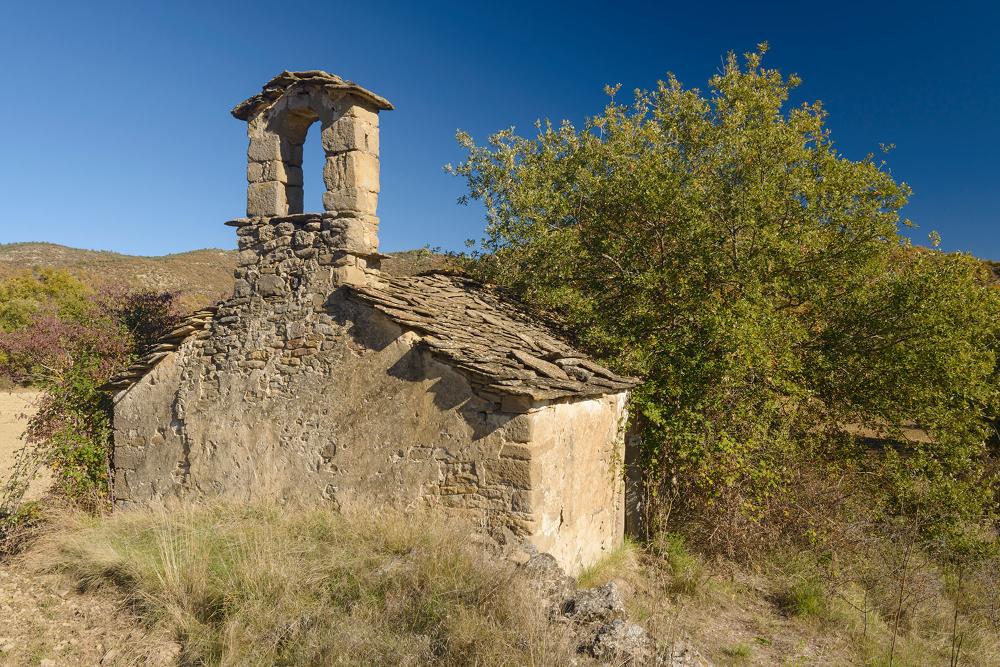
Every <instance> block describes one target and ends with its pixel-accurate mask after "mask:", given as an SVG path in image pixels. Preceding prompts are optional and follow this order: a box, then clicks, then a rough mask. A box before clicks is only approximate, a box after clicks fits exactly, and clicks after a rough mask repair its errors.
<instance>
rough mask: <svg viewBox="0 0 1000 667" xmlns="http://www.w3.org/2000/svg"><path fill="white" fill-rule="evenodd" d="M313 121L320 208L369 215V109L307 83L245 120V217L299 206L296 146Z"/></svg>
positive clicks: (372, 192) (372, 162)
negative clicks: (320, 157) (317, 142)
mask: <svg viewBox="0 0 1000 667" xmlns="http://www.w3.org/2000/svg"><path fill="white" fill-rule="evenodd" d="M317 122H318V125H319V134H320V140H321V144H322V150H323V166H322V172H323V184H324V189H325V191H324V193H323V210H324V211H328V212H329V211H333V212H338V213H344V212H357V213H360V214H363V215H374V213H375V209H376V206H377V203H378V191H379V185H378V166H379V165H378V112H377V110H375V109H374V108H373V107H371V106H370V105H368V104H366V103H364V101H362V100H359V99H357V98H356V97H354V96H351V95H347V94H344V93H343V92H341V91H333V92H331V91H329V90H328V89H326V88H323V87H308V86H296V87H292V88H290V89H288V90H286V91H284V92H283V93H282V94H281V96H280V97H278V98H277V99H276V100H275V101H274V102H273V104H271V105H270V106H269V107H268V108H267V109H265V110H262V111H261V112H260V113H259V114H257V115H255V116H253V117H251V118H249V119H248V133H249V135H250V148H249V150H248V153H247V157H248V163H247V180H248V182H249V184H248V189H247V214H248V215H250V216H262V217H271V216H283V215H290V214H297V213H303V212H304V191H303V185H304V180H303V172H302V162H303V151H304V146H305V143H306V138H307V136H308V134H309V131H310V128H311V127H312V126H313V125H315V124H317ZM313 132H314V133H315V130H313ZM310 180H311V179H310Z"/></svg>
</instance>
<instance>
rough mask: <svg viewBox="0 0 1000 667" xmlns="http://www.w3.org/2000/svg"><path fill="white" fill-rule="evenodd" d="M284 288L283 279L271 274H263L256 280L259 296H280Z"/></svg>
mask: <svg viewBox="0 0 1000 667" xmlns="http://www.w3.org/2000/svg"><path fill="white" fill-rule="evenodd" d="M285 290H286V286H285V281H284V280H283V279H282V278H280V277H278V276H276V275H273V274H270V275H263V276H261V277H260V280H258V281H257V293H258V294H260V295H261V296H281V295H283V294H284V293H285Z"/></svg>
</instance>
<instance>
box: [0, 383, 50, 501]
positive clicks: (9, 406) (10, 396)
mask: <svg viewBox="0 0 1000 667" xmlns="http://www.w3.org/2000/svg"><path fill="white" fill-rule="evenodd" d="M40 396H41V394H40V392H37V391H25V390H17V389H15V390H13V391H0V483H3V482H4V481H6V480H7V478H8V477H9V476H10V473H11V471H12V470H13V467H14V462H15V460H16V456H17V450H19V449H21V447H23V446H24V441H23V440H21V435H22V434H23V433H24V429H25V427H26V426H27V425H28V420H29V419H30V418H31V416H32V415H33V414H34V413H35V404H36V403H37V402H38V399H39V397H40ZM49 484H50V479H49V476H48V475H47V473H46V472H45V471H43V472H42V474H41V475H40V476H39V478H38V479H36V480H35V481H34V482H33V483H32V484H31V487H30V488H29V489H28V493H27V495H26V499H27V500H34V499H37V498H40V497H41V496H42V495H43V494H44V493H45V491H46V490H48V488H49Z"/></svg>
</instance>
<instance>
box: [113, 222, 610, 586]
mask: <svg viewBox="0 0 1000 667" xmlns="http://www.w3.org/2000/svg"><path fill="white" fill-rule="evenodd" d="M238 224H240V225H241V226H240V227H239V234H240V246H241V248H244V251H243V253H242V254H241V262H240V263H241V266H240V267H239V269H237V282H236V290H235V294H234V296H233V297H232V298H231V299H229V300H228V301H226V302H225V303H223V304H221V305H220V307H219V310H218V311H217V313H216V315H215V318H214V320H213V322H212V324H211V325H210V329H209V330H207V331H206V332H205V333H206V335H204V336H203V337H194V338H192V339H189V340H188V341H187V342H185V343H184V344H183V345H182V346H181V348H180V349H179V350H178V351H177V352H176V353H174V354H172V355H170V356H169V357H167V358H166V359H164V360H163V361H161V362H160V363H159V364H158V365H157V366H156V367H154V368H153V370H152V371H151V372H150V373H149V374H148V375H147V376H146V377H144V378H143V379H142V380H140V381H139V382H138V383H137V384H136V385H135V386H133V387H132V388H131V389H129V390H128V391H127V392H126V393H124V394H123V395H122V396H120V397H119V399H118V402H117V404H116V408H115V453H114V465H115V470H116V474H115V493H116V497H117V502H118V505H119V506H122V507H127V506H129V505H130V504H132V503H135V502H139V501H150V500H167V499H171V498H192V497H193V498H204V497H211V496H225V497H231V498H236V499H241V500H246V499H251V498H255V497H257V498H264V497H267V498H277V499H279V500H282V501H287V500H293V499H299V500H307V501H327V502H331V503H336V502H338V501H340V500H342V499H343V498H344V497H345V495H346V496H349V495H351V494H360V495H365V496H367V495H371V496H376V497H379V498H381V499H383V500H387V501H390V502H395V503H397V504H402V505H409V504H413V503H426V504H429V505H435V506H441V507H444V508H448V509H449V510H452V511H459V512H461V513H463V514H465V515H467V516H468V517H470V518H472V519H474V520H476V521H478V522H479V523H480V524H482V525H483V526H485V527H486V528H488V529H490V530H492V531H493V532H494V533H501V534H510V533H512V534H514V535H518V536H528V535H531V534H534V533H535V532H536V531H537V530H538V529H539V528H540V527H543V526H544V527H547V528H546V530H547V532H546V533H545V534H546V541H545V542H544V546H545V548H546V549H549V548H550V547H549V545H550V544H556V543H557V542H559V541H560V540H562V541H565V540H566V539H569V540H590V539H591V538H592V537H594V536H595V535H598V533H600V531H602V530H604V531H605V532H606V534H602V535H598V538H597V546H596V547H595V548H596V549H597V551H600V549H601V548H602V546H603V545H604V544H606V543H607V542H608V541H609V540H613V539H615V538H616V536H617V538H618V539H620V534H621V533H620V530H617V529H615V528H614V524H613V522H605V523H601V527H600V528H594V527H593V526H591V525H590V524H588V523H587V521H589V520H586V519H584V518H580V519H579V520H578V517H577V515H576V513H575V510H573V511H572V512H570V513H569V514H568V515H567V514H565V512H566V510H563V511H564V516H568V519H567V521H568V522H569V523H567V524H566V526H565V527H563V528H562V532H560V529H559V527H556V528H555V529H552V528H551V524H552V519H551V516H552V515H553V513H554V514H555V515H558V514H559V511H560V510H558V509H554V508H555V504H553V503H558V504H559V506H560V508H565V507H567V506H568V505H570V504H572V503H574V502H576V503H577V505H579V506H580V507H581V508H584V509H581V510H580V512H581V514H580V517H584V515H587V516H589V513H590V512H591V511H592V510H593V509H594V508H590V507H589V505H586V506H585V503H587V502H590V501H591V500H593V501H594V502H603V501H604V500H606V499H605V498H604V497H603V495H601V494H597V495H595V494H593V493H592V492H591V491H590V490H587V489H586V488H585V486H577V485H584V484H585V483H588V482H587V480H585V479H583V478H582V477H578V476H577V473H576V472H573V473H567V474H563V475H561V476H560V475H558V474H556V473H555V472H554V471H555V470H556V469H558V468H559V467H560V466H565V467H566V468H574V467H577V466H579V464H580V463H581V462H584V463H585V462H586V461H587V460H589V458H588V457H590V456H592V455H593V454H594V453H595V452H592V451H591V450H595V451H596V450H600V448H601V447H607V446H611V445H610V443H612V442H615V441H616V440H615V437H614V434H612V433H611V432H610V431H609V430H608V429H609V428H610V426H609V425H610V424H611V423H616V420H617V418H618V415H619V413H620V406H618V405H617V403H615V402H614V401H611V402H608V401H607V400H605V399H593V400H589V401H583V402H581V403H579V404H567V405H559V406H550V407H543V408H534V409H531V410H529V411H528V412H524V413H520V412H509V411H506V412H505V411H504V410H502V409H501V405H500V403H499V402H494V401H488V400H484V399H482V398H480V397H479V396H477V395H476V394H475V393H474V392H473V391H472V389H471V387H470V385H469V383H468V382H467V381H466V379H465V378H464V377H463V376H462V375H460V374H458V373H457V372H455V371H454V370H453V369H452V368H451V367H450V366H447V365H445V364H442V363H441V362H439V361H436V360H435V359H434V358H433V357H432V355H431V354H430V353H429V352H427V351H426V350H424V349H423V348H422V347H421V346H420V345H418V343H419V337H418V336H416V335H415V334H413V333H404V332H403V331H402V330H401V329H400V328H399V327H398V326H397V325H395V324H394V323H392V322H391V321H390V320H389V319H388V318H386V317H385V316H383V315H382V314H380V313H378V312H377V311H375V310H374V309H371V308H369V307H368V306H365V305H362V304H359V303H356V302H355V301H352V300H350V299H348V298H346V295H344V294H343V293H342V291H340V290H338V284H340V278H339V276H340V274H339V273H338V272H339V271H341V270H342V269H344V268H349V269H350V270H352V271H356V272H363V271H364V270H366V268H367V267H366V266H365V265H364V262H365V260H364V259H363V258H360V257H357V256H355V255H353V254H351V253H347V252H345V251H343V250H341V249H336V250H335V249H332V248H331V246H330V245H329V244H331V243H336V244H342V243H343V237H342V234H341V230H340V229H339V228H337V226H336V218H324V217H321V216H319V215H302V216H286V217H283V218H273V219H258V220H242V221H239V223H238ZM338 263H347V264H343V265H342V266H341V265H338ZM359 264H360V266H359ZM367 270H369V271H371V269H370V268H367ZM595 410H596V412H595ZM595 415H596V416H595ZM601 415H603V417H602V416H601ZM602 429H603V430H602ZM594 438H597V439H599V440H600V442H599V443H597V442H594V443H591V444H588V443H590V441H591V440H593V439H594ZM596 453H597V454H598V455H600V456H604V454H602V453H600V452H599V451H597V452H596ZM605 458H607V456H605ZM591 467H593V468H595V469H594V470H590V468H586V467H581V468H580V474H581V475H587V476H589V475H591V474H593V475H595V477H594V478H593V479H592V480H591V482H592V483H593V486H594V487H595V488H597V487H598V486H600V485H601V484H605V485H606V484H607V479H608V477H607V475H610V474H611V472H610V468H609V467H608V466H607V465H606V463H605V462H603V461H602V462H601V463H599V464H595V465H594V466H591ZM597 468H599V469H600V470H599V471H598V470H597ZM598 475H603V477H600V479H601V480H603V481H601V482H599V481H598V477H597V476H598ZM557 478H558V479H557ZM556 482H558V484H559V486H558V488H556V487H553V488H552V489H549V490H545V491H543V488H545V487H546V486H547V485H550V484H554V483H556ZM578 491H580V493H577V492H578ZM574 494H577V495H574ZM584 496H586V498H584ZM580 503H584V504H580ZM610 506H615V501H614V499H612V500H611V505H610ZM594 511H596V510H594ZM591 523H592V522H591ZM616 530H617V532H615V531H616ZM553 531H554V532H553ZM595 531H596V532H595ZM539 546H543V544H540V545H539ZM562 548H563V550H564V551H566V553H570V552H573V551H574V549H575V548H576V547H575V546H574V545H572V544H566V545H565V546H564V547H562ZM582 548H584V550H585V551H587V553H590V552H591V551H593V549H591V548H590V547H589V546H587V547H582ZM595 553H596V552H595ZM567 567H570V568H571V569H575V567H576V566H574V565H572V564H570V563H569V562H567Z"/></svg>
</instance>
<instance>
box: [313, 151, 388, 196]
mask: <svg viewBox="0 0 1000 667" xmlns="http://www.w3.org/2000/svg"><path fill="white" fill-rule="evenodd" d="M378 170H379V164H378V157H377V156H375V155H372V154H371V153H365V152H363V151H348V152H347V153H339V154H336V155H331V156H330V157H328V158H327V159H326V164H325V165H324V167H323V181H324V182H325V183H326V188H327V190H329V191H330V192H338V191H341V190H348V189H351V188H358V189H360V190H368V191H369V192H378V187H379V185H378Z"/></svg>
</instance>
